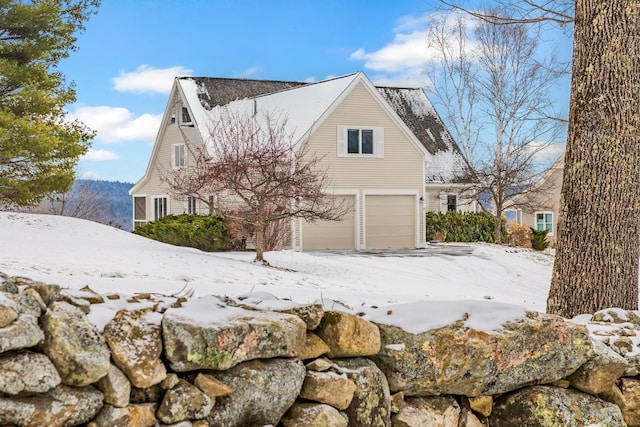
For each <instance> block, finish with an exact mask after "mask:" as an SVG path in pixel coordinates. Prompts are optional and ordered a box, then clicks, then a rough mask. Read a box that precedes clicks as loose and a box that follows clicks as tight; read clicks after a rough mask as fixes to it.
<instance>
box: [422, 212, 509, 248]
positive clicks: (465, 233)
mask: <svg viewBox="0 0 640 427" xmlns="http://www.w3.org/2000/svg"><path fill="white" fill-rule="evenodd" d="M425 230H426V238H427V241H430V240H439V241H441V242H487V243H495V234H494V233H495V223H494V219H493V215H491V214H489V213H487V212H456V211H449V212H447V213H441V212H427V214H426V226H425ZM502 241H503V242H506V241H507V229H506V222H505V220H504V219H503V220H502Z"/></svg>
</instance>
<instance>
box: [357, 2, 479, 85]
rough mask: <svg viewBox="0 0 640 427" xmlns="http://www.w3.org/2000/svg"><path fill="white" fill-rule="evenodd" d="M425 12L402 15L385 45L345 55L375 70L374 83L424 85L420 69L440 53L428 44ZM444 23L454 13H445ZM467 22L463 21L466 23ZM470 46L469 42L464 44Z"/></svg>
mask: <svg viewBox="0 0 640 427" xmlns="http://www.w3.org/2000/svg"><path fill="white" fill-rule="evenodd" d="M429 19H430V16H429V15H421V16H403V17H402V18H400V19H399V24H398V25H397V26H396V27H395V28H394V29H393V31H394V33H395V36H394V38H393V41H391V42H390V43H389V44H387V45H386V46H384V47H382V48H380V49H378V50H375V51H371V52H367V51H365V50H364V49H362V48H361V49H358V50H356V51H355V52H353V53H352V54H351V55H350V56H349V59H350V60H352V61H364V67H365V68H366V69H368V70H373V71H375V72H376V73H378V74H377V75H376V76H373V77H372V80H374V81H375V82H376V84H384V85H389V86H411V87H416V86H424V85H425V78H424V75H423V74H424V70H425V68H426V66H427V64H428V63H429V62H433V61H436V60H439V58H440V57H441V56H442V54H441V53H440V52H439V51H438V50H437V49H435V48H433V47H429V41H428V38H427V37H428V36H427V30H426V27H427V21H428V20H429ZM445 19H446V21H445V22H446V23H447V24H448V25H452V26H453V25H455V19H456V15H455V14H452V15H450V16H447V17H446V18H445ZM470 24H471V23H470V22H467V25H470ZM467 47H468V48H469V49H470V50H473V43H471V42H468V46H467Z"/></svg>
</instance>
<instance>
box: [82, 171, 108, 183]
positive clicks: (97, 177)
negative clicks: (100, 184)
mask: <svg viewBox="0 0 640 427" xmlns="http://www.w3.org/2000/svg"><path fill="white" fill-rule="evenodd" d="M80 179H93V180H96V181H100V180H106V179H107V177H106V176H104V175H102V174H100V173H98V172H94V171H85V172H81V173H80Z"/></svg>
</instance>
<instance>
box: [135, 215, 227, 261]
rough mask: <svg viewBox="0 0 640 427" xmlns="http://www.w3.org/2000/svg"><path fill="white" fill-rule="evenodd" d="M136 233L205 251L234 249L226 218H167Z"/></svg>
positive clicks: (185, 216)
mask: <svg viewBox="0 0 640 427" xmlns="http://www.w3.org/2000/svg"><path fill="white" fill-rule="evenodd" d="M133 233H134V234H137V235H140V236H144V237H148V238H149V239H153V240H158V241H160V242H164V243H169V244H172V245H176V246H187V247H191V248H197V249H200V250H202V251H206V252H218V251H225V250H230V249H232V242H231V236H230V233H229V232H228V230H227V226H226V225H225V222H224V219H223V218H222V217H219V216H209V215H188V214H183V215H167V216H165V217H163V218H161V219H159V220H157V221H153V222H150V223H148V224H145V225H143V226H140V227H136V228H135V230H133Z"/></svg>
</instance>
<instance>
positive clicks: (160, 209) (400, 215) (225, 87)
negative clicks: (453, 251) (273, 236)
mask: <svg viewBox="0 0 640 427" xmlns="http://www.w3.org/2000/svg"><path fill="white" fill-rule="evenodd" d="M221 107H224V108H230V109H231V108H235V109H243V108H253V109H254V111H255V110H256V109H277V110H278V111H279V112H281V113H282V112H284V113H285V114H286V115H287V119H288V125H290V126H291V129H292V130H293V132H294V133H295V137H296V138H299V140H300V141H303V142H302V143H304V144H309V147H308V148H309V152H311V153H314V154H317V155H319V156H323V162H326V167H327V170H328V172H329V174H330V176H331V179H332V183H333V187H332V188H330V189H326V191H327V192H328V193H331V194H332V195H333V196H334V197H336V198H339V199H341V200H344V201H346V202H347V203H348V205H349V206H352V209H351V210H350V212H349V213H348V214H347V215H345V216H344V217H343V218H342V220H341V221H337V222H336V221H328V222H319V223H306V222H305V221H302V220H295V221H294V222H293V224H292V227H291V243H290V247H291V248H293V249H295V250H321V249H370V248H400V247H409V248H414V247H422V246H424V245H425V232H424V213H425V210H437V211H443V212H444V211H447V210H473V209H475V204H474V203H472V202H470V201H468V200H466V199H465V198H464V197H463V194H462V192H463V189H464V188H465V186H466V185H467V184H468V182H469V181H470V177H471V174H470V171H469V167H468V165H467V163H466V161H465V159H464V157H463V156H462V154H461V152H460V150H459V148H458V146H457V145H456V144H455V142H454V141H453V139H452V138H451V135H450V134H449V132H448V131H447V129H446V128H445V126H444V125H443V123H442V120H441V119H440V118H439V116H438V115H437V113H436V111H435V109H434V108H433V106H432V104H431V102H430V101H429V100H428V98H427V96H426V95H425V93H424V91H423V90H422V89H419V88H392V87H376V86H375V85H373V84H372V83H371V81H370V80H369V79H368V78H367V77H366V76H365V75H364V74H363V73H362V72H357V73H354V74H349V75H346V76H342V77H337V78H333V79H329V80H325V81H321V82H317V83H305V82H290V81H269V80H248V79H226V78H207V77H178V78H176V79H175V81H174V84H173V87H172V90H171V93H170V95H169V101H168V103H167V107H166V110H165V113H164V116H163V119H162V122H161V125H160V129H159V132H158V135H157V138H156V142H155V145H154V147H153V151H152V153H151V158H150V160H149V165H148V167H147V170H146V172H145V175H144V176H143V177H142V178H141V179H140V181H138V182H137V183H136V184H135V185H134V186H133V188H132V189H131V190H130V194H131V195H132V197H133V211H134V226H139V225H141V224H144V223H146V222H149V221H153V220H156V219H159V218H161V217H163V216H165V215H168V214H180V213H185V212H186V213H206V212H207V209H206V208H205V207H204V206H200V205H199V204H198V201H197V200H195V199H192V198H190V199H189V200H187V201H178V200H173V199H172V198H171V196H170V194H169V191H168V189H167V188H165V187H164V186H163V183H162V181H161V179H160V174H161V171H162V169H163V167H164V168H166V167H169V166H171V167H176V168H178V167H189V160H190V159H189V152H190V151H191V150H189V145H190V144H193V145H194V146H203V144H206V141H207V138H208V136H209V135H208V129H210V125H211V123H212V120H215V117H216V115H217V114H219V111H220V108H221ZM365 139H366V141H367V142H366V144H365V143H363V141H364V140H365ZM212 197H213V195H212Z"/></svg>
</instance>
